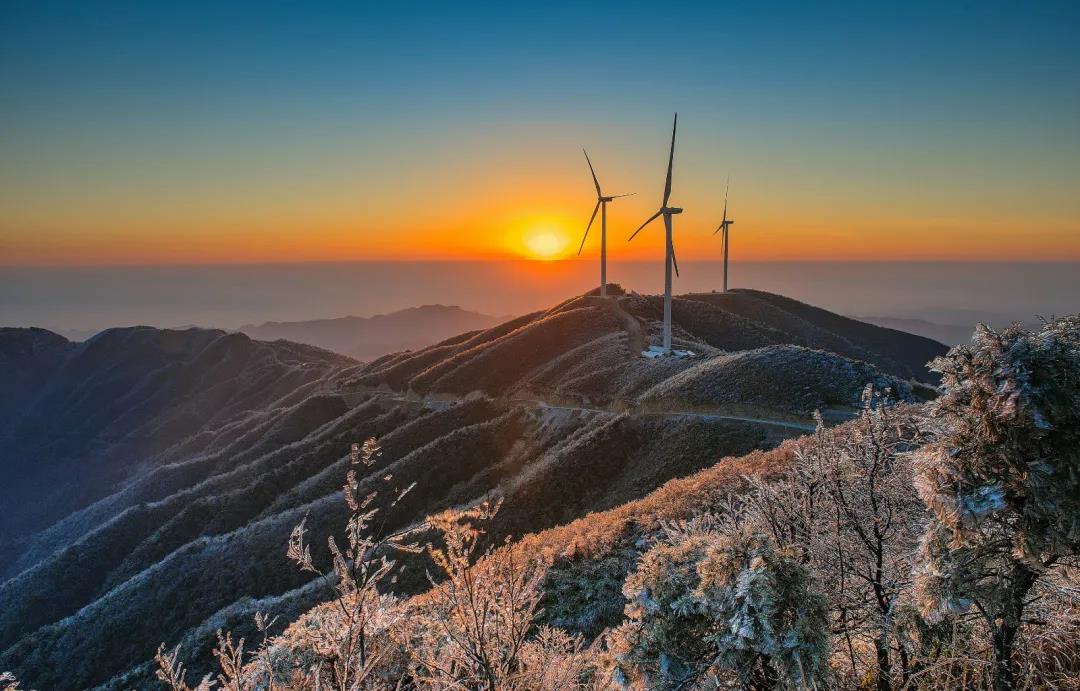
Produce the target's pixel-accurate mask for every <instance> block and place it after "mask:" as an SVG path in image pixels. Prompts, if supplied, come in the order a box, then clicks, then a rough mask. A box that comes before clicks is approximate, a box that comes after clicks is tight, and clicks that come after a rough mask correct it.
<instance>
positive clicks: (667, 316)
mask: <svg viewBox="0 0 1080 691" xmlns="http://www.w3.org/2000/svg"><path fill="white" fill-rule="evenodd" d="M678 124H679V114H678V113H675V120H674V122H673V123H672V125H671V151H670V152H669V153H668V162H667V179H666V180H665V182H664V201H662V202H660V210H659V211H657V212H656V213H655V214H653V215H652V216H649V219H648V220H647V221H645V222H644V223H642V224H641V225H640V226H639V227H638V229H637V230H635V231H634V234H633V235H631V236H630V237H629V238H628V239H627V242H629V241H630V240H633V239H634V238H635V237H636V236H637V234H638V233H640V232H641V229H642V228H644V227H645V226H647V225H649V224H650V223H652V222H653V221H655V220H656V219H657V218H658V217H659V216H661V215H662V216H663V217H664V231H665V234H666V236H667V243H666V249H665V252H664V354H665V355H670V354H671V270H672V268H674V269H675V275H676V276H678V275H679V262H678V261H676V260H675V245H674V244H673V243H672V241H671V217H672V216H674V215H675V214H681V213H682V211H683V210H682V209H680V208H679V207H677V206H668V199H669V198H670V197H671V166H672V163H674V161H675V128H676V127H677V126H678Z"/></svg>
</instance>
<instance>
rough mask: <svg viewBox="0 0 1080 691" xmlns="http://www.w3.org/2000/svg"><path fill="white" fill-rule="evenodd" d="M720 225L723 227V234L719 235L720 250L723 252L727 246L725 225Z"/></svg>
mask: <svg viewBox="0 0 1080 691" xmlns="http://www.w3.org/2000/svg"><path fill="white" fill-rule="evenodd" d="M720 227H721V228H723V229H724V234H723V235H721V236H720V251H721V252H724V251H725V249H726V248H727V225H723V226H720Z"/></svg>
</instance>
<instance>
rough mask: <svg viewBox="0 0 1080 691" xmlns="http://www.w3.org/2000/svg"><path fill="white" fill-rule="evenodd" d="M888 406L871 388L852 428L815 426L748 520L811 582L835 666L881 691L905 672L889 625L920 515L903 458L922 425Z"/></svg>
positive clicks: (902, 652)
mask: <svg viewBox="0 0 1080 691" xmlns="http://www.w3.org/2000/svg"><path fill="white" fill-rule="evenodd" d="M887 398H888V392H883V393H875V392H874V390H873V389H872V388H871V387H867V389H866V390H865V391H864V393H863V408H862V410H861V411H860V414H859V417H858V418H857V419H855V420H853V421H851V422H849V423H848V424H846V425H844V426H842V427H839V428H834V429H828V428H826V427H824V425H822V424H820V420H819V424H818V428H817V430H816V432H815V433H814V435H813V436H812V437H809V438H807V439H805V440H804V441H803V442H802V444H801V445H800V447H799V448H798V449H797V450H796V452H795V458H794V462H793V463H792V465H791V467H790V468H789V469H788V470H787V472H786V473H785V475H784V476H783V477H781V478H780V479H779V480H772V481H768V482H765V481H757V482H756V483H755V485H756V487H755V491H754V492H752V493H751V494H750V495H749V496H748V499H747V512H746V513H747V520H749V521H750V522H751V523H753V524H755V525H757V526H758V527H759V528H760V529H762V530H764V531H766V532H767V533H769V534H770V535H771V536H772V537H773V538H774V540H775V541H776V542H777V544H779V545H781V546H783V547H786V548H788V549H790V550H792V551H793V552H794V553H795V554H797V555H798V558H799V561H800V562H801V563H803V564H804V565H806V566H807V567H808V568H810V570H811V571H812V572H813V573H814V575H815V576H816V578H817V581H818V582H819V583H820V584H821V587H822V590H823V593H824V594H825V595H826V597H827V599H828V601H829V606H830V609H831V611H832V618H833V628H834V630H835V631H836V633H837V638H836V643H837V645H838V646H840V650H838V653H840V654H839V655H838V657H837V659H838V660H840V659H846V660H847V661H848V664H847V665H846V666H847V667H848V668H849V669H848V674H849V675H850V678H852V679H860V680H863V679H864V678H865V677H866V676H867V675H869V677H870V678H872V680H873V684H874V686H875V687H876V688H877V689H879V691H886V690H887V689H890V688H892V687H893V685H894V683H903V682H904V681H905V680H906V679H907V677H908V674H909V671H910V659H909V658H910V656H909V651H908V650H907V649H906V648H905V647H904V646H903V645H902V644H901V642H900V640H899V639H898V638H897V637H896V635H895V624H896V615H897V611H898V608H899V606H900V604H901V603H902V600H903V598H904V597H905V595H906V593H907V592H908V590H909V588H910V585H911V569H912V558H913V554H914V552H915V548H916V546H917V544H918V539H919V535H920V534H921V532H922V530H923V527H924V525H925V515H926V512H925V509H924V508H923V506H922V503H921V502H920V501H919V498H918V496H917V495H916V493H915V491H914V489H913V487H912V464H911V459H910V456H909V451H910V450H911V449H912V446H913V444H914V443H915V441H916V440H917V438H918V436H919V435H918V429H917V425H916V424H915V423H916V422H917V420H918V418H917V416H915V415H914V414H913V413H912V411H910V410H909V409H907V408H900V409H898V408H893V407H889V406H885V405H881V404H882V403H883V402H884V401H885V400H886V399H887ZM867 649H869V652H865V651H867ZM894 653H895V657H898V658H899V664H896V663H895V661H894Z"/></svg>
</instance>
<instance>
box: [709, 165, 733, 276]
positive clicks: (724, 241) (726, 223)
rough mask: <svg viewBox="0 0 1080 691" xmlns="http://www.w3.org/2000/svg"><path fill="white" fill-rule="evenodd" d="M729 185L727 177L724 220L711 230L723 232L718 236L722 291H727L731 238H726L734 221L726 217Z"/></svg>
mask: <svg viewBox="0 0 1080 691" xmlns="http://www.w3.org/2000/svg"><path fill="white" fill-rule="evenodd" d="M730 187H731V180H730V179H728V183H727V186H726V187H724V220H722V221H720V227H719V228H717V229H716V230H714V231H713V235H716V234H717V233H719V232H720V231H721V230H722V231H724V234H723V235H721V236H720V247H721V249H723V251H724V292H725V293H726V292H727V265H728V261H727V260H728V250H729V249H730V248H731V240H730V239H729V238H728V228H730V227H731V226H732V225H733V224H734V223H735V221H732V220H730V219H728V217H727V199H728V188H730Z"/></svg>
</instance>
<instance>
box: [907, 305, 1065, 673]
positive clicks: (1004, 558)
mask: <svg viewBox="0 0 1080 691" xmlns="http://www.w3.org/2000/svg"><path fill="white" fill-rule="evenodd" d="M933 367H934V369H935V370H936V371H938V372H940V373H941V375H942V386H943V394H942V396H941V397H940V398H939V399H938V400H937V401H935V402H934V403H933V404H932V405H931V415H932V417H933V419H934V420H935V421H936V422H937V424H938V425H939V429H938V431H937V435H936V438H935V439H934V440H933V441H932V442H931V443H929V444H927V445H925V446H924V447H923V448H922V450H921V452H920V455H919V459H918V461H917V464H916V474H917V478H916V486H917V488H918V491H919V494H920V496H921V497H922V499H923V501H925V503H926V506H927V507H928V508H929V510H930V512H931V513H932V514H933V516H934V518H935V519H936V520H935V521H934V522H933V523H932V524H931V526H930V528H928V530H927V532H926V534H925V536H924V537H923V543H922V547H921V568H920V572H919V574H918V579H917V586H918V594H919V599H920V603H921V604H922V606H923V608H924V611H925V612H926V613H927V614H928V615H929V616H933V615H940V614H942V613H944V612H947V611H964V610H968V609H970V608H974V609H975V610H976V611H977V612H978V613H979V614H981V615H982V617H983V619H984V620H985V623H986V625H987V627H988V628H989V629H990V632H991V635H992V644H993V653H994V674H993V677H994V687H995V688H996V689H999V690H1001V691H1004V690H1006V689H1013V688H1015V687H1016V674H1015V670H1014V660H1013V654H1014V650H1013V648H1014V641H1015V640H1016V636H1017V632H1018V631H1019V630H1020V628H1021V626H1022V625H1024V624H1025V623H1026V621H1025V606H1026V604H1027V603H1028V600H1029V597H1030V595H1031V594H1032V588H1033V586H1035V584H1036V582H1037V581H1039V579H1040V578H1042V577H1043V575H1044V574H1046V573H1047V571H1048V570H1049V569H1051V568H1053V567H1055V566H1057V565H1060V564H1061V563H1062V562H1063V561H1065V560H1068V559H1071V558H1075V557H1076V555H1077V554H1078V552H1080V317H1076V316H1074V317H1068V318H1063V319H1057V320H1054V321H1049V322H1046V323H1044V324H1043V325H1042V327H1041V328H1040V329H1038V330H1035V331H1025V330H1023V329H1021V328H1019V327H1018V326H1013V327H1010V328H1008V329H1005V330H1004V331H1002V332H1000V333H999V332H996V331H994V330H992V329H989V328H987V327H983V326H980V327H979V328H978V330H977V331H976V333H975V336H974V337H973V339H972V342H971V344H970V345H967V346H959V347H956V348H953V349H952V350H951V351H949V353H948V354H947V355H946V356H944V357H942V358H938V359H937V360H935V362H934V363H933Z"/></svg>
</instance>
